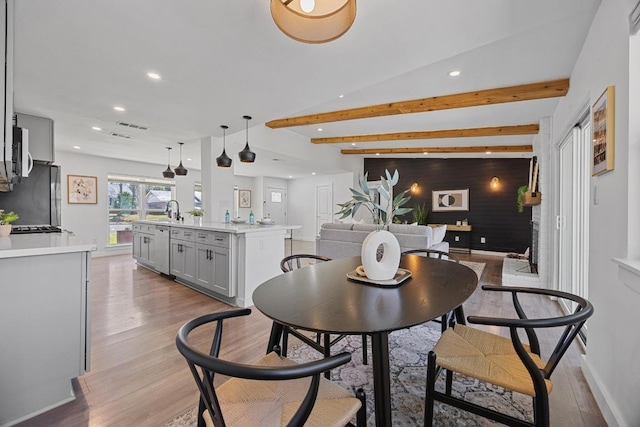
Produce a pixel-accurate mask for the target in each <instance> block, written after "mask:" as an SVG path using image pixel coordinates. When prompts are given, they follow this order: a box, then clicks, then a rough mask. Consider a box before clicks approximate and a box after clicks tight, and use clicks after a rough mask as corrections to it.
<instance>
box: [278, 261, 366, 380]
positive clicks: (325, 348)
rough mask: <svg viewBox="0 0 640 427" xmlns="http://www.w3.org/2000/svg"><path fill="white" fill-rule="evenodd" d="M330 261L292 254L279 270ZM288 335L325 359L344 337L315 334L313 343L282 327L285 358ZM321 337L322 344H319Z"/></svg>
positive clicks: (281, 263)
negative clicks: (332, 347)
mask: <svg viewBox="0 0 640 427" xmlns="http://www.w3.org/2000/svg"><path fill="white" fill-rule="evenodd" d="M325 261H331V258H327V257H325V256H320V255H312V254H294V255H289V256H287V257H285V258H283V259H282V261H280V269H281V270H282V271H283V272H284V273H288V272H290V271H292V270H296V269H299V268H302V267H306V266H307V265H311V264H317V263H318V262H325ZM289 335H293V336H295V337H296V338H298V339H299V340H300V341H302V342H304V343H305V344H307V345H309V346H310V347H312V348H314V349H315V350H317V351H319V352H320V353H322V354H324V356H325V357H328V356H330V355H331V346H333V345H334V344H336V343H337V342H338V341H340V340H341V339H343V338H344V337H345V336H346V335H338V336H337V337H335V338H333V340H332V339H331V334H321V333H316V334H315V341H314V340H312V339H310V338H309V337H308V336H306V335H305V334H304V333H302V332H300V331H298V330H296V329H293V328H290V327H288V326H283V328H282V355H283V356H285V357H286V356H287V347H288V344H289ZM321 337H322V342H321ZM362 363H364V364H365V365H366V364H367V363H368V359H367V336H366V335H365V334H362ZM330 375H331V373H330V372H329V371H327V372H326V373H325V377H327V378H329V377H330Z"/></svg>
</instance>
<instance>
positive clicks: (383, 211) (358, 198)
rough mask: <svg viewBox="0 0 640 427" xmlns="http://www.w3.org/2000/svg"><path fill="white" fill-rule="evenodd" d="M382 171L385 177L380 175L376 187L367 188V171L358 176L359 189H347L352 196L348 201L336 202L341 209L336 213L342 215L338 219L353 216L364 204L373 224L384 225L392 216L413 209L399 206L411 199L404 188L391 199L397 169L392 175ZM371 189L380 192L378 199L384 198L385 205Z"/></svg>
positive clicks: (387, 223) (396, 177) (396, 180)
mask: <svg viewBox="0 0 640 427" xmlns="http://www.w3.org/2000/svg"><path fill="white" fill-rule="evenodd" d="M384 173H385V175H386V177H384V176H381V177H380V181H381V182H382V184H380V185H379V186H378V187H376V188H369V185H368V184H367V178H368V176H369V172H367V173H365V174H364V175H363V176H361V177H360V180H359V182H358V183H359V184H360V189H353V188H350V189H349V190H351V193H352V197H353V198H352V199H351V200H349V201H348V202H345V203H338V206H340V208H341V209H340V212H338V213H337V214H336V215H342V216H341V217H340V218H339V219H343V218H346V217H348V216H349V215H351V217H352V218H353V216H354V215H355V214H356V212H358V209H360V207H362V206H364V207H365V208H366V209H367V210H368V211H369V212H370V213H371V216H372V218H373V222H374V224H378V225H382V226H385V227H386V226H388V225H389V224H391V223H392V222H393V217H394V216H396V215H403V214H406V213H409V212H411V211H412V210H413V208H403V207H401V206H402V205H404V204H405V203H407V202H408V201H409V199H411V196H407V193H408V192H409V190H404V191H403V192H402V193H400V194H398V195H397V196H396V197H394V198H393V200H391V194H392V190H393V186H394V185H396V184H397V183H398V178H399V176H398V171H397V170H396V171H395V172H394V173H393V176H392V175H391V174H390V173H389V171H388V170H385V171H384ZM360 190H362V191H360ZM372 190H376V191H377V192H378V193H380V200H383V199H384V200H386V201H387V206H382V205H381V204H380V203H378V202H377V200H376V198H375V195H373V194H372Z"/></svg>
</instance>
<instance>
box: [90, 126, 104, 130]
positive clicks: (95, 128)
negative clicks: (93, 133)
mask: <svg viewBox="0 0 640 427" xmlns="http://www.w3.org/2000/svg"><path fill="white" fill-rule="evenodd" d="M91 129H93V130H102V128H99V127H98V126H92V127H91Z"/></svg>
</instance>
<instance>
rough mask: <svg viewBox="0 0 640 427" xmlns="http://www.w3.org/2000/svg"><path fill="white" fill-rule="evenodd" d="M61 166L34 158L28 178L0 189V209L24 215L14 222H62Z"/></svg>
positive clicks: (21, 223) (54, 224) (55, 223)
mask: <svg viewBox="0 0 640 427" xmlns="http://www.w3.org/2000/svg"><path fill="white" fill-rule="evenodd" d="M60 192H61V190H60V166H55V165H49V164H45V163H38V162H34V165H33V169H32V170H31V172H30V173H29V177H28V178H23V179H22V181H21V182H20V183H19V184H16V185H14V186H13V191H9V192H6V193H2V192H0V209H4V210H5V212H9V211H14V212H15V213H17V214H18V215H19V216H20V219H18V220H17V221H15V222H14V223H13V224H14V225H52V226H55V227H59V226H60V209H61V195H60Z"/></svg>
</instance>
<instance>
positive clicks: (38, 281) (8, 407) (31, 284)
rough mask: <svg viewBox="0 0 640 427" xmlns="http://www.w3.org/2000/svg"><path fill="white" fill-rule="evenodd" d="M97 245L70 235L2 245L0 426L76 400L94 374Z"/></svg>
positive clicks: (1, 241)
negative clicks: (81, 380) (92, 280)
mask: <svg viewBox="0 0 640 427" xmlns="http://www.w3.org/2000/svg"><path fill="white" fill-rule="evenodd" d="M95 249H96V248H95V245H93V244H86V243H84V242H80V241H78V240H75V239H74V238H73V237H69V236H68V235H67V234H66V233H52V234H27V235H10V236H9V237H0V272H1V274H2V280H1V281H0V341H1V342H2V348H1V349H0V426H9V425H14V424H16V423H18V422H21V421H24V420H26V419H28V418H31V417H33V416H35V415H38V414H40V413H42V412H45V411H47V410H49V409H51V408H55V407H56V406H59V405H61V404H63V403H66V402H68V401H70V400H73V399H75V395H74V393H73V387H72V384H71V380H72V379H73V378H75V377H78V376H80V375H83V374H84V373H85V372H88V371H89V362H90V347H91V346H90V343H91V340H90V331H91V323H90V303H89V296H90V287H89V277H90V274H89V273H90V266H91V253H90V251H93V250H95Z"/></svg>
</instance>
